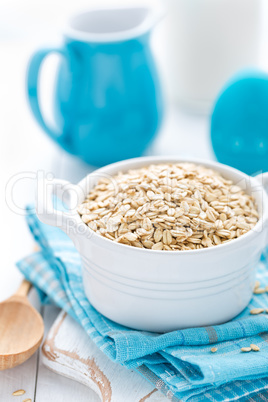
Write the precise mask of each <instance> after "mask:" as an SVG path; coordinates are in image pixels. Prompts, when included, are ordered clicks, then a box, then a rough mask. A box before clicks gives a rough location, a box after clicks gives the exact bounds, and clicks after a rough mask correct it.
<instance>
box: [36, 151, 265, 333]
mask: <svg viewBox="0 0 268 402" xmlns="http://www.w3.org/2000/svg"><path fill="white" fill-rule="evenodd" d="M185 161H187V162H193V163H196V164H201V165H204V166H207V167H210V168H213V169H215V170H217V171H218V172H220V173H221V174H222V175H223V176H224V177H226V178H229V179H232V180H233V182H234V183H236V184H239V185H240V186H241V187H242V188H244V189H245V190H246V192H247V193H248V194H252V195H253V196H254V197H255V199H256V202H257V205H258V211H259V213H260V219H259V221H258V223H257V225H256V226H255V228H254V229H253V230H251V231H250V232H248V233H247V234H245V235H243V236H241V237H240V238H238V239H234V240H232V241H230V242H229V243H225V244H222V245H219V246H214V247H211V248H207V249H201V250H191V251H170V252H168V251H155V250H147V249H139V248H135V247H131V246H126V245H122V244H119V243H115V242H113V241H111V240H109V239H106V238H104V237H101V236H100V235H98V234H96V233H95V232H93V231H92V230H91V229H89V227H88V226H87V225H85V224H84V223H83V222H82V221H81V218H80V216H79V215H78V213H77V212H76V207H77V206H78V205H79V204H80V203H81V202H83V200H84V199H85V197H86V195H87V194H88V192H89V191H90V189H92V188H93V187H94V186H95V184H96V183H97V182H98V180H99V179H100V178H101V177H103V176H108V177H110V176H113V175H114V174H116V173H117V172H118V171H127V170H128V169H132V168H138V167H142V166H145V165H148V164H151V163H162V162H170V163H172V162H185ZM260 179H261V180H260ZM262 182H264V185H265V182H268V174H264V175H259V176H258V177H255V178H252V177H249V176H247V175H246V174H244V173H242V172H240V171H238V170H236V169H233V168H231V167H228V166H225V165H222V164H219V163H216V162H208V161H203V160H197V159H191V160H189V159H182V158H176V157H148V158H137V159H132V160H126V161H123V162H118V163H115V164H112V165H109V166H106V167H104V168H102V169H99V170H96V171H95V172H93V173H91V174H89V175H88V176H87V177H86V178H85V179H84V180H82V181H81V182H80V183H79V184H78V185H76V186H74V185H72V184H70V183H68V182H65V181H61V180H53V181H46V182H45V183H44V184H43V186H39V188H43V189H44V191H45V193H44V194H38V203H37V213H38V216H39V218H40V220H41V221H42V222H44V223H48V224H50V225H54V226H58V227H61V228H62V229H63V230H64V231H65V232H66V233H67V235H68V236H69V237H70V238H71V239H72V240H73V242H74V245H75V247H76V248H77V250H78V252H79V253H80V256H81V260H82V267H83V268H82V269H83V281H84V287H85V293H86V295H87V297H88V298H89V300H90V302H91V303H92V305H93V306H94V307H95V308H96V309H97V310H98V311H100V312H101V313H102V314H103V315H105V316H106V317H108V318H110V319H111V320H114V321H116V322H118V323H120V324H123V325H126V326H129V327H132V328H136V329H141V330H147V331H156V332H166V331H172V330H176V329H181V328H187V327H195V326H206V325H215V324H220V323H223V322H226V321H228V320H230V319H232V318H234V317H235V316H236V315H237V314H239V313H240V312H241V311H242V310H243V309H244V308H245V307H246V305H247V304H248V302H249V301H250V299H251V297H252V289H253V287H254V281H255V268H256V264H257V262H258V260H259V258H260V255H261V252H262V250H263V249H264V247H265V245H266V243H267V237H268V236H267V233H268V230H267V228H268V197H267V194H266V192H265V190H264V187H263V185H262ZM54 194H56V195H58V196H60V197H61V198H63V200H64V201H65V202H67V203H68V205H69V207H70V210H69V212H61V211H58V210H55V209H54V208H53V206H52V196H53V195H54ZM44 200H46V202H44Z"/></svg>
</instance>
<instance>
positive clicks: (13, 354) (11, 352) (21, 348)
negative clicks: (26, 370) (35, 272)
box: [0, 280, 44, 370]
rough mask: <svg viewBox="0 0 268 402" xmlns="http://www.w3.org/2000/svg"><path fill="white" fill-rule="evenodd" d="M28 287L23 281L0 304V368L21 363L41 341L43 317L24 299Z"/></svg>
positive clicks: (32, 352) (29, 287) (29, 286)
mask: <svg viewBox="0 0 268 402" xmlns="http://www.w3.org/2000/svg"><path fill="white" fill-rule="evenodd" d="M31 286H32V285H31V283H30V282H28V281H26V280H24V281H23V282H22V284H21V286H20V288H19V289H18V291H17V292H16V293H15V294H14V295H13V296H11V297H10V298H9V299H7V300H6V301H4V302H2V303H0V370H6V369H8V368H12V367H15V366H18V365H19V364H21V363H23V362H25V361H26V360H27V359H29V357H31V356H32V355H33V354H34V352H35V351H36V350H37V348H38V347H39V346H40V344H41V342H42V339H43V335H44V323H43V319H42V317H41V315H40V314H39V313H38V312H37V311H36V310H35V309H34V308H33V307H32V306H31V304H30V303H29V301H28V299H27V294H28V293H29V290H30V289H31Z"/></svg>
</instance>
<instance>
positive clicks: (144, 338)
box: [17, 209, 268, 402]
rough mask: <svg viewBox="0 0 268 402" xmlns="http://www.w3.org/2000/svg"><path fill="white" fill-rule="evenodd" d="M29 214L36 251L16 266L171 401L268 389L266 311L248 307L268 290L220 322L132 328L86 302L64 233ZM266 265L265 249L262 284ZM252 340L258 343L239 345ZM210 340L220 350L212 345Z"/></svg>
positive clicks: (264, 300)
mask: <svg viewBox="0 0 268 402" xmlns="http://www.w3.org/2000/svg"><path fill="white" fill-rule="evenodd" d="M27 221H28V225H29V227H30V230H31V232H32V234H33V236H34V238H35V240H36V242H37V243H38V244H39V245H40V249H41V251H40V252H38V253H35V254H33V255H31V256H29V257H26V258H25V259H23V260H22V261H20V262H18V264H17V265H18V268H19V269H20V270H21V272H22V273H23V274H24V275H25V277H26V278H27V279H28V280H30V281H31V282H32V283H34V285H35V286H36V287H37V289H39V291H40V296H41V298H42V300H43V301H44V302H47V301H48V300H52V301H54V302H55V303H56V304H57V305H58V306H60V307H62V308H63V309H64V310H65V311H67V312H68V313H69V314H70V315H72V317H74V318H75V319H76V320H77V321H78V322H79V323H80V324H81V325H82V326H83V327H84V329H85V330H86V332H87V333H88V335H89V336H90V337H91V339H93V341H94V342H95V343H96V345H97V346H98V347H99V348H100V349H101V350H102V351H103V352H104V353H105V354H106V355H107V356H108V357H109V358H110V359H112V360H113V361H116V362H118V363H121V364H123V365H124V366H126V367H128V368H131V369H133V370H136V371H138V372H139V373H140V374H141V375H142V376H144V377H145V378H146V379H147V380H148V381H150V382H151V383H153V384H154V385H155V386H156V387H157V388H159V389H160V390H161V391H162V392H163V393H165V394H166V395H167V396H168V397H169V398H170V400H173V401H183V402H184V401H193V402H197V401H198V402H199V401H233V400H237V399H239V398H241V397H244V398H246V396H248V395H251V394H254V393H257V392H259V391H262V390H264V389H266V388H267V389H268V333H266V331H268V314H267V315H266V314H261V315H258V316H250V314H249V310H250V309H251V308H253V307H266V306H268V297H267V295H266V294H262V295H257V296H254V298H253V299H252V300H251V302H250V304H249V306H248V307H247V308H246V309H245V310H244V311H243V312H242V314H240V316H239V317H237V318H236V319H235V320H233V321H231V322H229V323H227V324H224V325H218V326H214V327H205V328H192V329H187V330H181V331H174V332H171V333H167V334H154V333H149V332H143V331H135V330H131V329H129V328H126V327H123V326H121V325H119V324H116V323H114V322H112V321H111V320H109V319H107V318H105V317H104V316H102V315H101V314H99V313H98V312H97V311H96V310H95V309H94V308H93V307H92V306H91V305H90V303H89V302H88V300H87V298H86V296H85V294H84V290H83V286H82V277H81V264H80V258H79V255H78V253H77V251H76V250H75V248H74V246H73V243H72V242H71V241H70V240H69V238H68V237H67V236H66V235H65V234H64V233H63V232H62V231H61V230H60V229H57V228H52V227H50V226H47V225H44V224H42V223H41V222H40V221H39V220H38V218H37V216H36V215H35V214H34V213H33V212H32V210H31V209H28V214H27ZM266 265H267V261H266V257H263V258H262V261H261V262H260V263H259V266H258V276H259V280H260V281H261V282H262V283H263V284H265V283H268V272H267V270H266ZM251 343H254V344H257V345H258V346H259V347H260V349H261V351H260V352H250V353H241V351H240V349H241V347H244V346H249V345H250V344H251ZM212 346H216V347H217V348H218V351H217V353H211V352H210V349H211V347H212Z"/></svg>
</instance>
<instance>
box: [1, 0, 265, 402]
mask: <svg viewBox="0 0 268 402" xmlns="http://www.w3.org/2000/svg"><path fill="white" fill-rule="evenodd" d="M189 1H190V0H189ZM107 2H108V1H107ZM108 3H109V2H108ZM110 3H111V2H110ZM124 3H125V1H124ZM264 3H265V4H264V8H263V15H262V17H263V21H264V22H265V21H267V18H266V16H267V2H264ZM89 4H92V2H89V1H84V0H75V1H70V0H64V1H55V0H45V1H43V0H42V1H36V0H23V1H21V0H1V2H0V138H1V140H0V141H1V142H0V186H1V187H0V194H1V196H0V217H1V220H0V239H1V264H0V301H1V300H4V299H5V298H7V297H9V296H10V295H11V294H12V293H13V292H14V291H15V290H16V288H17V287H18V285H19V283H20V280H21V275H20V274H19V273H18V271H17V270H16V268H15V261H17V260H18V259H20V258H22V257H23V256H25V255H26V254H28V253H30V252H31V251H32V249H33V242H32V239H31V237H30V235H29V233H28V230H27V228H26V225H25V222H24V218H23V216H22V214H17V213H14V212H13V211H12V208H14V205H13V206H12V205H7V203H6V200H5V188H6V185H7V183H8V182H9V180H10V179H11V178H12V177H13V176H14V175H17V174H18V173H21V172H28V173H27V175H29V172H30V175H31V176H34V175H35V173H36V171H37V170H44V171H46V172H49V171H51V172H53V173H54V174H55V176H58V177H61V178H66V179H69V180H71V181H74V182H75V181H77V180H79V179H80V178H82V176H84V175H85V174H86V173H87V172H88V171H89V167H87V166H85V165H84V164H83V163H80V162H79V161H77V160H76V158H73V157H70V156H68V155H66V154H65V153H64V152H63V151H61V150H59V149H58V148H57V146H56V145H55V144H54V143H52V142H51V141H50V140H49V139H48V138H47V137H46V135H45V134H44V133H43V132H42V130H41V129H40V128H39V127H38V125H37V124H36V122H35V121H34V119H33V117H32V115H31V113H30V111H29V108H28V104H27V99H26V90H25V74H26V68H27V62H28V60H29V57H30V55H31V53H32V52H33V51H34V50H35V49H36V48H38V47H41V46H42V45H55V44H58V43H60V41H61V36H60V28H59V27H60V25H61V24H62V23H63V21H64V19H65V18H66V15H68V14H69V13H70V12H72V11H73V10H74V9H77V8H85V7H86V6H88V5H89ZM98 4H99V2H98ZM265 25H266V26H268V24H267V23H266V24H263V30H262V37H261V49H262V51H261V57H260V65H261V66H262V68H263V69H265V70H266V71H268V40H267V37H268V33H267V31H266V29H265ZM163 29H164V28H163V26H162V27H161V26H160V27H159V28H157V29H156V32H155V35H154V36H153V48H154V52H155V55H156V58H157V60H158V61H159V66H160V69H161V71H162V77H163V82H164V85H165V83H166V80H167V76H166V74H167V73H166V71H167V69H166V62H167V61H166V60H165V57H164V54H165V44H164V43H163V40H162V37H163V36H162V33H163ZM54 69H55V60H50V61H48V62H47V63H46V65H45V68H44V71H43V72H42V79H43V85H42V88H41V89H42V93H43V95H42V103H43V106H44V110H45V111H46V114H47V116H48V117H49V118H51V110H50V98H51V87H52V85H53V76H54ZM165 88H166V87H165ZM165 92H166V97H167V109H166V116H165V120H164V123H163V126H162V129H161V132H160V134H159V137H158V138H157V140H156V142H155V143H154V145H153V146H152V148H151V150H150V152H151V153H155V154H178V155H179V154H180V155H184V156H186V155H189V156H198V157H203V158H213V153H212V151H211V148H210V142H209V116H201V115H195V114H192V113H191V112H190V111H185V110H182V109H180V107H179V106H178V105H175V104H172V103H171V102H170V101H169V100H168V96H167V92H168V91H167V88H166V91H165ZM9 195H10V194H9ZM33 200H34V181H33V180H32V179H27V180H26V179H25V180H21V181H19V182H18V183H17V184H16V186H15V189H14V194H13V203H15V204H16V205H17V206H18V207H19V208H20V209H21V210H23V208H24V206H25V204H26V203H27V202H32V201H33ZM9 204H10V203H9ZM32 298H34V299H35V300H34V303H35V304H36V305H38V302H37V301H36V298H35V296H34V295H32ZM56 313H57V311H55V309H53V308H46V310H45V311H44V312H43V314H44V316H45V322H46V328H47V329H48V328H49V326H50V325H51V323H52V322H53V319H54V318H55V315H56ZM37 367H38V362H37V355H35V356H34V357H33V358H32V359H31V360H30V361H29V362H27V363H25V364H24V365H23V366H21V367H18V368H17V369H15V370H8V371H6V372H0V389H1V396H0V400H5V402H9V401H11V400H13V397H11V396H10V395H11V393H12V392H13V391H14V390H15V389H18V388H21V387H22V388H25V389H27V390H28V392H29V393H30V394H27V397H31V398H33V399H34V393H35V392H36V401H38V402H42V401H47V400H50V401H55V402H60V401H65V402H68V401H73V400H74V394H75V395H76V398H77V397H79V399H80V401H81V402H82V401H86V400H90V401H92V402H93V400H94V399H93V396H91V397H89V395H90V394H89V391H88V390H87V389H85V387H83V386H80V385H79V384H75V385H74V383H72V381H68V380H66V379H64V378H61V377H59V376H57V375H55V374H53V373H50V372H48V370H46V369H45V368H44V367H43V366H42V365H40V366H39V374H38V377H37V381H36V372H37ZM37 383H38V384H37ZM37 385H38V386H37ZM52 391H53V392H52ZM1 398H3V399H1ZM90 398H91V399H90ZM119 402H120V401H119Z"/></svg>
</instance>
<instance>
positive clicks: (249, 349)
mask: <svg viewBox="0 0 268 402" xmlns="http://www.w3.org/2000/svg"><path fill="white" fill-rule="evenodd" d="M241 352H251V348H250V347H248V348H241Z"/></svg>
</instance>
